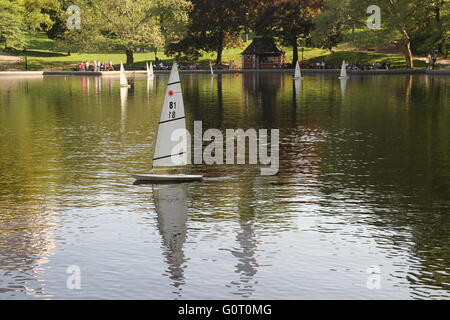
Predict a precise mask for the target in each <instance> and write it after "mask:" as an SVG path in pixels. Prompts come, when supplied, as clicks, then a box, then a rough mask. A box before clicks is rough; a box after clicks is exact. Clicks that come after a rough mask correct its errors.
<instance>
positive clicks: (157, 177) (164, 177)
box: [133, 174, 203, 182]
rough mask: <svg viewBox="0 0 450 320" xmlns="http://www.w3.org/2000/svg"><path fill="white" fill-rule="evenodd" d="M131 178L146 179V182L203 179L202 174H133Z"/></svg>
mask: <svg viewBox="0 0 450 320" xmlns="http://www.w3.org/2000/svg"><path fill="white" fill-rule="evenodd" d="M133 178H135V179H136V181H147V182H166V181H180V182H181V181H182V182H188V181H201V180H203V176H202V175H195V174H134V175H133Z"/></svg>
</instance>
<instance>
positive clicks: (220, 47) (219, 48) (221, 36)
mask: <svg viewBox="0 0 450 320" xmlns="http://www.w3.org/2000/svg"><path fill="white" fill-rule="evenodd" d="M223 40H224V34H223V32H222V31H221V32H220V33H219V37H218V39H217V58H216V66H217V65H219V64H221V63H222V53H223Z"/></svg>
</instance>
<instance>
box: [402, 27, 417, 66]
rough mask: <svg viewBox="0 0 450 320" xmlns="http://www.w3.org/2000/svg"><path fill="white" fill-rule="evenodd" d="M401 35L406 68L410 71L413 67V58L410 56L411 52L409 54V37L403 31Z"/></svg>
mask: <svg viewBox="0 0 450 320" xmlns="http://www.w3.org/2000/svg"><path fill="white" fill-rule="evenodd" d="M403 35H404V36H405V41H404V44H403V46H404V47H403V50H404V53H405V60H406V68H407V69H412V68H413V67H414V64H413V56H412V52H411V38H410V37H409V35H408V32H406V31H405V30H403Z"/></svg>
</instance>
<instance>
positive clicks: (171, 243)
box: [153, 183, 187, 294]
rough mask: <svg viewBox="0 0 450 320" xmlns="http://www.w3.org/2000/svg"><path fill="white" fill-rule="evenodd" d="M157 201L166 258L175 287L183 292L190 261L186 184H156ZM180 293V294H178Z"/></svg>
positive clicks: (154, 196)
mask: <svg viewBox="0 0 450 320" xmlns="http://www.w3.org/2000/svg"><path fill="white" fill-rule="evenodd" d="M153 199H154V201H155V207H156V212H157V215H158V218H157V219H158V229H159V232H160V234H161V237H162V244H163V246H164V252H163V255H164V257H165V260H166V263H167V264H168V269H167V271H168V274H167V275H168V276H169V278H170V279H172V280H173V286H174V287H175V288H178V290H181V286H182V285H183V284H184V283H185V282H184V268H185V266H184V263H185V262H186V260H187V259H186V258H185V256H184V252H183V245H184V243H185V242H186V236H187V232H186V221H187V199H186V185H185V184H184V183H177V184H154V185H153ZM174 293H176V294H180V292H174Z"/></svg>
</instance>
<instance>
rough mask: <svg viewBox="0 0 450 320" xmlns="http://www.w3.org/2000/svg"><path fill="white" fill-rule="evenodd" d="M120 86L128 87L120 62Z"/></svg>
mask: <svg viewBox="0 0 450 320" xmlns="http://www.w3.org/2000/svg"><path fill="white" fill-rule="evenodd" d="M120 86H121V87H128V80H127V75H126V74H125V69H124V68H123V64H122V62H120Z"/></svg>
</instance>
